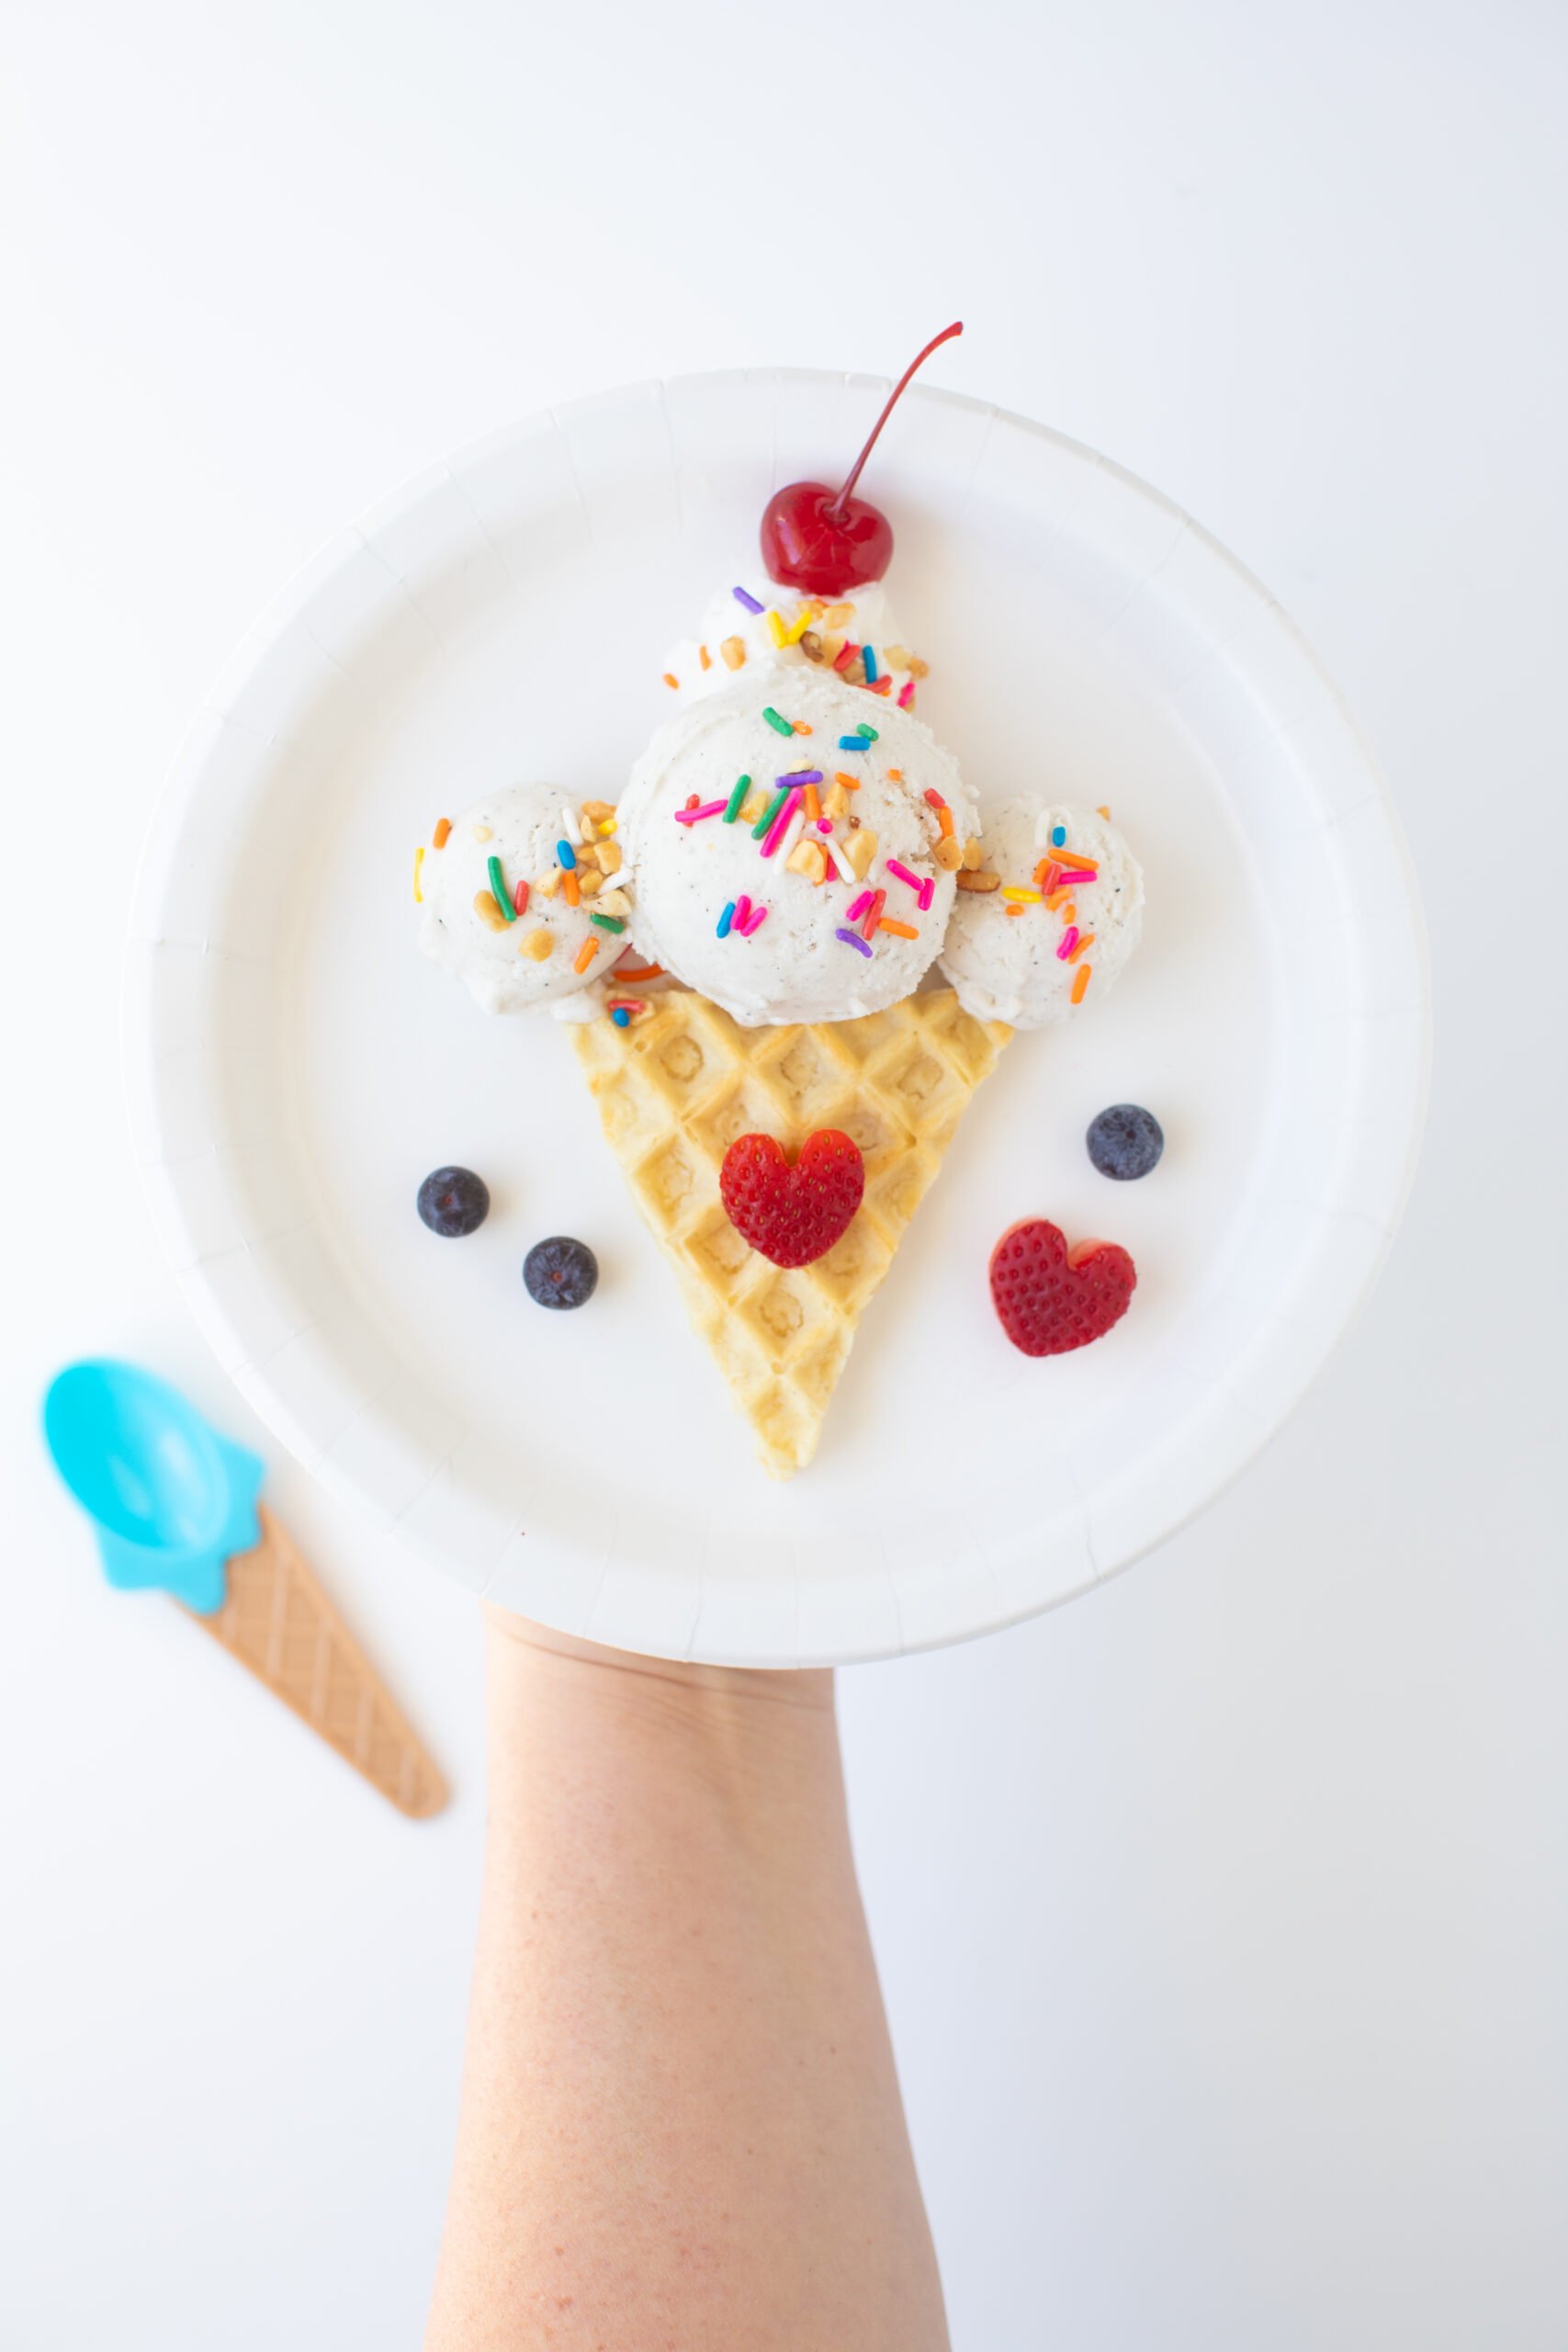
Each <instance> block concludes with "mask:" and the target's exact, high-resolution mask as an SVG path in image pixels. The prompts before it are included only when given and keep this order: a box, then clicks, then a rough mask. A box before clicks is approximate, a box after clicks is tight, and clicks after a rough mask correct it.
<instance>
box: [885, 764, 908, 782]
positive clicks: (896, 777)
mask: <svg viewBox="0 0 1568 2352" xmlns="http://www.w3.org/2000/svg"><path fill="white" fill-rule="evenodd" d="M887 781H888V783H889V784H902V783H903V781H904V771H903V769H902V768H889V769H888V771H887Z"/></svg>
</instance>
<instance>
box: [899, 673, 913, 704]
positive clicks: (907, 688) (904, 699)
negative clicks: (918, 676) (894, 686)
mask: <svg viewBox="0 0 1568 2352" xmlns="http://www.w3.org/2000/svg"><path fill="white" fill-rule="evenodd" d="M914 699H915V682H914V680H913V678H906V679H905V681H904V683H903V684H902V685H901V686H900V687H899V689H898V707H899V709H900V710H908V707H909V705H910V704H911V703H912V702H913V701H914Z"/></svg>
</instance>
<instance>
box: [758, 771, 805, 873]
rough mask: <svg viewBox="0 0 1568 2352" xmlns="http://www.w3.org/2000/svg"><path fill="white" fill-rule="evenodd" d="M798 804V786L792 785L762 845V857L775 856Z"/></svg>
mask: <svg viewBox="0 0 1568 2352" xmlns="http://www.w3.org/2000/svg"><path fill="white" fill-rule="evenodd" d="M799 802H800V786H799V785H797V784H796V785H792V786H790V788H789V790H788V791H787V792H786V793H785V795H784V807H783V808H782V809H780V810H779V813H778V815H777V817H776V818H775V819H774V820H773V831H772V832H771V833H770V834H769V835H768V838H767V840H766V841H765V842H763V843H762V855H763V856H764V857H773V856H775V855H776V854H777V852H778V846H779V843H780V842H782V841H783V839H784V835H785V833H786V832H787V831H789V827H790V821H791V820H792V818H793V817H794V815H795V809H796V808H797V807H798V805H799Z"/></svg>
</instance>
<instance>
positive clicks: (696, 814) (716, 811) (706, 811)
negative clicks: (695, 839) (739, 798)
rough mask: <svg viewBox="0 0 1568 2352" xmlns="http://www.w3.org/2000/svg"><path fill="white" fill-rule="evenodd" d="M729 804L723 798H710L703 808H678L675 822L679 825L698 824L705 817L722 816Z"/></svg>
mask: <svg viewBox="0 0 1568 2352" xmlns="http://www.w3.org/2000/svg"><path fill="white" fill-rule="evenodd" d="M727 806H728V803H727V802H725V801H723V800H709V801H707V802H705V804H704V806H703V807H702V808H701V809H676V811H675V822H676V823H677V824H678V825H697V824H700V823H701V822H702V820H703V819H704V818H705V817H722V816H723V814H724V811H725V809H726V807H727Z"/></svg>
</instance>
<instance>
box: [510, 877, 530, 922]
mask: <svg viewBox="0 0 1568 2352" xmlns="http://www.w3.org/2000/svg"><path fill="white" fill-rule="evenodd" d="M512 910H513V913H514V914H519V915H525V914H526V913H527V911H528V885H527V883H526V882H525V881H520V882H519V883H518V885H517V888H516V889H515V890H513V893H512Z"/></svg>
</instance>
